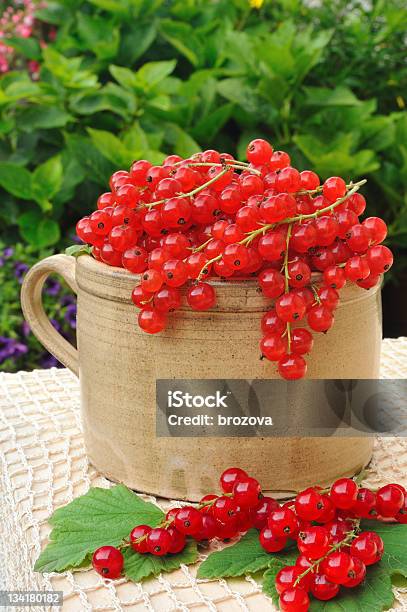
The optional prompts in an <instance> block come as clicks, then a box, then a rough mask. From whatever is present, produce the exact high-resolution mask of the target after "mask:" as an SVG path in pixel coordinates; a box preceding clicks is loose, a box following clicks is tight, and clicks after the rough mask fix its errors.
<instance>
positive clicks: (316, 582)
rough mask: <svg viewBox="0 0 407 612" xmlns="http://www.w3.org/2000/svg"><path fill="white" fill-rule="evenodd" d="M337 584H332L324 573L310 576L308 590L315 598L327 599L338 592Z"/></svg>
mask: <svg viewBox="0 0 407 612" xmlns="http://www.w3.org/2000/svg"><path fill="white" fill-rule="evenodd" d="M339 589H340V587H339V584H334V583H333V582H331V581H330V580H328V578H327V577H326V576H325V575H324V574H315V575H314V576H312V581H311V586H310V591H311V593H312V595H313V596H314V597H315V598H316V599H320V600H321V601H328V600H329V599H333V598H334V597H336V595H337V594H338V593H339Z"/></svg>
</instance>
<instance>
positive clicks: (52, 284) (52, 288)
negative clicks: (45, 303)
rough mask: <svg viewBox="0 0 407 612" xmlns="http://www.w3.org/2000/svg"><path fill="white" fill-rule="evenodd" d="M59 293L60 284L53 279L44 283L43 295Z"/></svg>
mask: <svg viewBox="0 0 407 612" xmlns="http://www.w3.org/2000/svg"><path fill="white" fill-rule="evenodd" d="M60 291H61V284H60V283H59V282H58V281H57V280H55V278H49V279H48V280H47V282H46V283H45V293H48V295H58V293H59V292H60Z"/></svg>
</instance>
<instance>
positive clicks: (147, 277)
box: [141, 268, 163, 293]
mask: <svg viewBox="0 0 407 612" xmlns="http://www.w3.org/2000/svg"><path fill="white" fill-rule="evenodd" d="M162 284H163V278H162V276H161V274H160V272H158V270H154V268H151V269H150V270H146V271H145V272H144V274H143V276H142V277H141V287H142V289H143V291H145V292H146V293H155V292H156V291H158V290H159V289H161V286H162Z"/></svg>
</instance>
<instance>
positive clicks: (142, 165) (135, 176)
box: [130, 159, 151, 187]
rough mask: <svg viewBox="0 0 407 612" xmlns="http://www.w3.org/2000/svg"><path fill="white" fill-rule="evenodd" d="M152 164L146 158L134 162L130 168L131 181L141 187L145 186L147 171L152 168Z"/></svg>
mask: <svg viewBox="0 0 407 612" xmlns="http://www.w3.org/2000/svg"><path fill="white" fill-rule="evenodd" d="M150 168H151V164H150V162H149V161H146V160H145V159H139V160H138V161H136V162H134V163H133V164H132V166H131V168H130V179H131V182H132V183H134V184H135V185H138V186H139V187H141V186H143V185H144V184H145V182H146V177H147V172H148V171H149V170H150Z"/></svg>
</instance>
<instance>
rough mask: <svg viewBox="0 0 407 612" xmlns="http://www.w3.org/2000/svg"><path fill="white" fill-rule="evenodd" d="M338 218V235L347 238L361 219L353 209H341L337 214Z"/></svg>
mask: <svg viewBox="0 0 407 612" xmlns="http://www.w3.org/2000/svg"><path fill="white" fill-rule="evenodd" d="M336 220H337V223H338V237H339V238H342V239H343V238H346V234H347V233H348V232H349V230H350V228H351V227H353V226H354V225H357V223H358V221H359V219H358V216H357V215H356V214H355V213H354V212H353V211H351V210H347V209H345V210H340V211H339V212H337V214H336Z"/></svg>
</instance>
